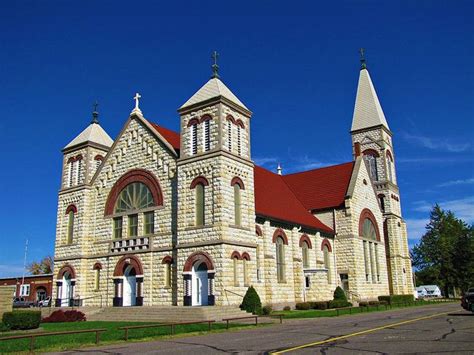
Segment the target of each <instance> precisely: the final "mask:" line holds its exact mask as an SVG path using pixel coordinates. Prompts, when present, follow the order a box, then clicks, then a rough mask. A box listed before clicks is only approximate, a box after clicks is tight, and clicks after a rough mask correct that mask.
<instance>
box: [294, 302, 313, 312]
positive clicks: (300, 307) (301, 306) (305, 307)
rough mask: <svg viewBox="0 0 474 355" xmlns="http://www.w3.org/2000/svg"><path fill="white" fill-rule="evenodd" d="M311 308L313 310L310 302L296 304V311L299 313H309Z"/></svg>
mask: <svg viewBox="0 0 474 355" xmlns="http://www.w3.org/2000/svg"><path fill="white" fill-rule="evenodd" d="M310 308H311V305H310V304H309V302H298V303H297V304H296V309H297V310H299V311H307V310H308V309H310Z"/></svg>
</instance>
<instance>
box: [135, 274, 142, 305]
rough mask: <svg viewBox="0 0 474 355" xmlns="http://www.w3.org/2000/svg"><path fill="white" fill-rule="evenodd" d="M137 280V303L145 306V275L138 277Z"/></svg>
mask: <svg viewBox="0 0 474 355" xmlns="http://www.w3.org/2000/svg"><path fill="white" fill-rule="evenodd" d="M136 282H137V296H136V301H135V305H137V306H143V276H141V277H137V278H136Z"/></svg>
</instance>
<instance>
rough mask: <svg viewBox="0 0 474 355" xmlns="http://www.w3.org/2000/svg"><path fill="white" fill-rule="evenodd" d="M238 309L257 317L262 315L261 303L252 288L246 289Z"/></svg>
mask: <svg viewBox="0 0 474 355" xmlns="http://www.w3.org/2000/svg"><path fill="white" fill-rule="evenodd" d="M240 309H243V310H244V311H247V312H251V313H253V314H257V315H260V314H262V302H261V301H260V297H259V295H258V293H257V291H255V289H254V288H253V286H250V287H249V288H248V289H247V292H246V293H245V296H244V299H243V300H242V304H241V305H240Z"/></svg>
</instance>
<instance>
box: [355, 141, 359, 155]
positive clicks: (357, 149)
mask: <svg viewBox="0 0 474 355" xmlns="http://www.w3.org/2000/svg"><path fill="white" fill-rule="evenodd" d="M354 155H355V156H356V157H358V156H360V143H359V142H355V143H354Z"/></svg>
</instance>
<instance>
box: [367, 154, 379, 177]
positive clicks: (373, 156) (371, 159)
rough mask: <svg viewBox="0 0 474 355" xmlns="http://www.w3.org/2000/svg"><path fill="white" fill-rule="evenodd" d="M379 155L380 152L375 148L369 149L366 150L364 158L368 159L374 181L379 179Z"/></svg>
mask: <svg viewBox="0 0 474 355" xmlns="http://www.w3.org/2000/svg"><path fill="white" fill-rule="evenodd" d="M378 157H379V154H378V153H377V152H376V151H375V150H373V149H367V150H365V151H364V159H365V160H366V161H367V164H368V165H369V173H370V177H371V178H372V180H374V181H378V180H379V174H378V169H377V160H378Z"/></svg>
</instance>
